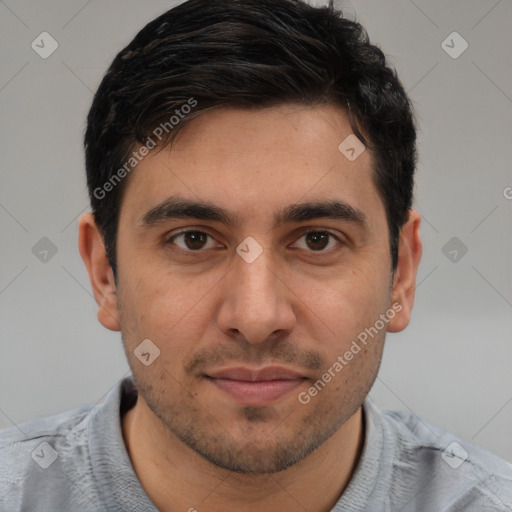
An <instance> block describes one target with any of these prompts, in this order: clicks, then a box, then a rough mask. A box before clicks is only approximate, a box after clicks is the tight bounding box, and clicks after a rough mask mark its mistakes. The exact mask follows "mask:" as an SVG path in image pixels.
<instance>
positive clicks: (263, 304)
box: [218, 249, 296, 344]
mask: <svg viewBox="0 0 512 512" xmlns="http://www.w3.org/2000/svg"><path fill="white" fill-rule="evenodd" d="M287 281H288V279H287V276H286V275H284V273H283V270H282V269H281V270H280V267H279V266H278V264H277V263H276V261H275V258H274V257H273V255H272V253H271V250H270V249H264V250H263V252H262V253H261V254H260V255H259V256H258V257H257V258H256V259H255V260H254V261H252V262H251V263H248V262H247V261H245V260H244V259H243V258H242V257H239V256H238V255H237V256H236V257H235V261H234V262H233V268H232V269H231V271H230V272H229V273H228V274H227V276H226V279H225V282H224V295H223V301H222V304H221V307H220V311H219V315H218V326H219V328H220V329H221V330H222V331H223V332H224V333H225V334H227V335H228V336H231V337H235V338H239V339H244V340H247V341H248V342H250V343H252V344H255V343H262V342H264V341H265V340H268V339H269V338H270V337H272V336H276V335H279V337H285V338H286V337H287V335H289V334H290V333H291V332H292V330H293V327H294V325H295V322H296V318H295V312H294V308H293V300H294V297H295V296H294V294H293V292H292V291H291V290H290V288H289V285H288V286H287V284H288V283H287Z"/></svg>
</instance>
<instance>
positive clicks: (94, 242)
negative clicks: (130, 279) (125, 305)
mask: <svg viewBox="0 0 512 512" xmlns="http://www.w3.org/2000/svg"><path fill="white" fill-rule="evenodd" d="M78 250H79V251H80V255H81V256H82V259H83V261H84V263H85V266H86V268H87V272H88V274H89V279H90V281H91V287H92V291H93V293H94V297H95V298H96V302H97V303H98V320H99V321H100V323H101V324H102V325H103V326H104V327H106V328H107V329H110V330H111V331H120V330H121V324H120V322H119V315H118V311H117V295H116V285H115V282H114V274H113V272H112V268H111V267H110V264H109V262H108V259H107V254H106V250H105V244H104V243H103V237H102V236H101V232H100V230H99V229H98V226H97V225H96V221H95V220H94V215H93V214H92V213H84V214H83V215H82V217H80V223H79V228H78Z"/></svg>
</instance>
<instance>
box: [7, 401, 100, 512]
mask: <svg viewBox="0 0 512 512" xmlns="http://www.w3.org/2000/svg"><path fill="white" fill-rule="evenodd" d="M92 411H93V407H92V406H87V407H81V408H77V409H73V410H70V411H66V412H63V413H61V414H56V415H53V416H48V417H45V418H39V419H36V420H31V421H27V422H25V423H21V424H20V425H17V426H14V427H9V428H7V429H4V430H2V431H0V482H1V483H0V509H2V510H4V509H5V510H18V507H22V503H23V502H24V503H26V504H28V503H29V502H30V503H32V501H34V503H37V502H38V503H39V506H40V505H41V502H44V496H47V495H48V494H49V493H51V490H52V487H57V486H58V487H59V488H62V486H67V487H69V486H73V480H74V479H79V478H80V477H81V475H80V473H81V472H82V471H87V470H86V467H87V465H88V464H89V462H90V461H89V453H88V446H87V435H88V432H87V427H88V419H89V417H90V414H91V412H92ZM43 487H44V489H43ZM41 493H42V494H41ZM2 507H3V508H2ZM6 507H9V508H6ZM26 508H28V507H26Z"/></svg>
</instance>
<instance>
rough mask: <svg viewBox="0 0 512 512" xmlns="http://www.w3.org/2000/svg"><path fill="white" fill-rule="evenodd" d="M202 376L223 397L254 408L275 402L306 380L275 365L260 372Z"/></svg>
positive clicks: (241, 370)
mask: <svg viewBox="0 0 512 512" xmlns="http://www.w3.org/2000/svg"><path fill="white" fill-rule="evenodd" d="M204 376H205V378H206V379H207V380H208V381H209V382H211V384H212V385H214V386H215V387H216V388H217V389H218V390H220V391H221V392H222V393H223V394H225V395H228V396H229V397H231V398H232V399H234V400H235V401H236V402H238V403H240V404H241V405H250V406H254V407H256V406H259V407H262V406H265V405H269V404H271V403H274V402H277V401H278V400H279V399H282V398H284V397H285V396H286V395H288V394H290V393H291V392H292V391H293V390H295V389H296V388H298V387H299V386H301V385H302V384H303V383H304V381H305V380H307V377H305V376H304V375H301V374H299V373H297V372H294V371H292V370H288V369H286V368H282V367H277V366H272V367H266V368H262V369H259V370H251V369H249V368H245V367H237V368H225V369H222V370H218V371H213V372H210V373H208V374H205V375H204Z"/></svg>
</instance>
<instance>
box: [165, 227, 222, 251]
mask: <svg viewBox="0 0 512 512" xmlns="http://www.w3.org/2000/svg"><path fill="white" fill-rule="evenodd" d="M208 238H212V237H211V236H210V235H208V234H207V233H204V232H203V231H192V230H189V231H182V232H181V233H178V234H177V235H174V236H172V237H171V238H170V239H169V243H175V244H176V245H177V246H178V247H180V248H181V249H184V250H187V251H200V250H201V249H204V248H205V245H206V243H207V241H208ZM177 240H181V242H182V243H181V244H180V243H177V242H176V241H177ZM212 240H213V239H212ZM206 248H207V249H208V248H210V247H206Z"/></svg>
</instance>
